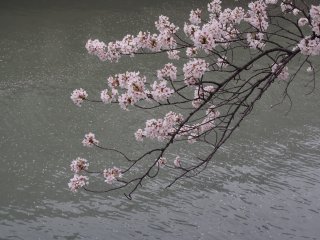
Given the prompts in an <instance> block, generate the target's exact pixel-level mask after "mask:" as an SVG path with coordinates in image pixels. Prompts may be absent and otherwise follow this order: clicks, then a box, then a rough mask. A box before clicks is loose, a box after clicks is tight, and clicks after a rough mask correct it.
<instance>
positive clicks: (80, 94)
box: [70, 88, 88, 107]
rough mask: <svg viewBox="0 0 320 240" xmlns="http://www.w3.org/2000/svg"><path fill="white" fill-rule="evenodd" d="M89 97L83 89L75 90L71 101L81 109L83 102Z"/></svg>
mask: <svg viewBox="0 0 320 240" xmlns="http://www.w3.org/2000/svg"><path fill="white" fill-rule="evenodd" d="M87 97H88V94H87V92H86V91H85V90H83V89H82V88H80V89H75V90H74V91H73V92H72V93H71V97H70V98H71V100H72V101H73V103H74V104H76V105H77V106H78V107H81V104H82V103H83V101H84V100H85V99H86V98H87Z"/></svg>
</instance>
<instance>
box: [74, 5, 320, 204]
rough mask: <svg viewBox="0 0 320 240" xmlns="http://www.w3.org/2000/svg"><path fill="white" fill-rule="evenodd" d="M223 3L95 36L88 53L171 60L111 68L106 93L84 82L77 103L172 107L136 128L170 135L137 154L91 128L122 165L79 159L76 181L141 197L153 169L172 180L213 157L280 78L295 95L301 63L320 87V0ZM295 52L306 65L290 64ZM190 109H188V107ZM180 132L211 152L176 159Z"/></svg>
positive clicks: (142, 136) (113, 58)
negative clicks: (172, 153)
mask: <svg viewBox="0 0 320 240" xmlns="http://www.w3.org/2000/svg"><path fill="white" fill-rule="evenodd" d="M221 4H222V1H221V0H213V1H211V2H210V3H208V5H207V9H206V11H205V10H204V9H199V8H198V9H195V10H191V12H190V15H189V19H188V21H187V22H185V23H184V26H183V28H182V29H181V30H180V28H179V27H178V26H177V25H175V24H174V23H172V22H171V21H170V19H169V18H168V17H167V16H164V15H161V16H160V17H159V18H158V20H157V21H156V22H155V27H156V29H157V31H158V32H157V33H150V32H143V31H140V32H139V33H138V34H136V35H131V34H127V35H126V36H124V37H123V39H122V40H118V41H114V42H109V43H104V42H102V41H99V40H98V39H95V40H91V39H90V40H88V41H87V43H86V46H85V47H86V49H87V51H88V53H89V54H91V55H95V56H97V57H98V58H99V59H100V60H101V61H110V62H119V61H120V59H121V58H122V57H124V56H129V57H134V56H136V55H147V54H152V55H154V57H155V58H156V57H157V56H158V55H161V54H165V55H166V56H167V57H168V59H169V60H170V61H169V63H167V64H165V65H162V66H159V67H158V68H157V69H155V70H154V73H155V75H154V76H144V75H143V74H141V73H140V72H139V71H133V72H128V71H127V72H125V73H119V74H116V75H114V76H110V77H109V78H108V79H107V86H106V88H105V89H103V90H102V91H101V92H100V99H99V100H96V99H91V98H89V96H88V93H87V92H86V91H85V90H84V89H82V88H80V89H76V90H74V91H73V93H72V94H71V100H72V101H73V102H74V103H75V104H76V105H77V106H79V107H80V106H81V105H82V104H83V102H85V101H87V102H101V103H104V104H119V106H120V107H121V109H123V110H131V109H135V108H136V109H141V108H142V109H157V108H158V109H160V108H163V107H166V108H168V107H170V108H171V109H172V110H171V111H169V112H168V113H167V114H166V115H165V116H160V117H159V118H158V119H148V120H146V123H145V127H144V128H140V129H138V130H137V131H136V132H135V133H134V136H135V139H136V140H137V144H139V142H142V141H152V140H158V141H159V144H160V145H161V147H159V148H155V149H151V150H149V151H147V152H145V153H143V154H141V156H139V157H137V158H132V157H129V156H128V155H127V154H125V153H124V152H122V151H121V150H120V149H114V148H108V147H106V146H103V145H100V142H99V141H98V140H97V139H96V137H95V134H93V133H88V134H86V135H85V137H84V139H83V141H82V143H83V145H84V146H87V147H96V148H99V149H101V150H105V151H107V152H109V151H112V152H115V153H117V154H119V157H120V158H121V159H123V161H124V162H123V164H122V163H119V166H118V167H115V166H112V167H111V166H108V165H109V163H106V168H105V169H104V170H98V171H89V170H88V167H89V162H88V161H87V160H86V159H83V158H77V159H75V160H73V161H72V164H71V170H72V171H73V172H74V173H75V175H74V177H73V178H72V179H71V180H70V183H69V187H70V189H71V190H72V191H77V190H78V189H79V188H84V189H85V190H87V191H91V192H109V191H114V190H119V189H123V190H124V192H125V195H126V196H127V197H128V198H129V199H131V194H132V193H133V192H134V191H136V190H137V189H138V187H139V186H142V183H143V182H144V181H145V180H146V179H148V178H154V177H156V176H157V175H158V173H159V172H160V171H164V169H166V170H167V171H173V172H174V173H175V174H174V178H173V179H171V180H170V181H169V183H168V187H169V186H171V185H172V184H174V183H175V182H176V181H177V180H179V179H181V178H183V177H192V176H195V175H197V174H199V173H200V172H201V171H202V170H204V169H205V168H206V167H207V165H208V163H209V162H210V161H212V159H213V156H214V154H215V153H216V152H217V150H218V149H219V148H220V147H221V146H222V144H224V143H225V142H226V141H227V139H228V138H229V137H230V136H231V135H232V133H233V132H234V130H235V129H237V128H238V127H239V125H240V123H241V122H242V121H243V119H245V117H246V116H247V115H248V114H249V113H250V112H251V111H252V109H253V107H254V105H255V103H256V102H257V101H258V100H259V99H260V98H261V96H262V95H263V94H264V93H265V92H266V91H267V90H268V88H269V87H270V86H271V84H272V83H273V82H274V81H278V80H281V81H279V82H281V83H283V84H284V98H287V97H289V95H288V88H289V86H290V84H291V82H292V81H293V80H294V79H295V77H296V76H297V74H298V73H299V72H300V71H304V74H308V76H310V82H308V84H310V83H313V87H314V84H315V80H316V74H317V73H318V69H317V68H316V67H315V66H314V64H313V63H312V61H313V58H312V57H315V56H316V57H317V56H319V55H320V5H319V3H316V2H315V3H314V4H310V3H309V1H305V0H301V1H293V0H256V1H253V2H250V3H249V4H248V6H247V7H239V6H237V7H234V8H223V7H222V5H221ZM297 56H298V57H297ZM294 59H295V64H298V67H295V68H294V69H297V70H294V71H290V63H291V62H292V61H293V60H294ZM217 73H218V74H217ZM190 92H191V93H192V92H193V95H192V94H190ZM182 110H183V114H184V116H183V115H182V113H179V111H182ZM176 142H186V143H187V144H192V143H195V142H198V143H201V144H204V145H209V146H211V148H210V150H208V152H207V154H206V156H202V157H198V158H197V159H195V161H192V162H188V161H186V160H185V159H181V158H180V156H176V157H175V159H171V158H170V157H168V151H169V150H168V148H169V146H170V145H172V144H175V143H176ZM120 165H121V166H120ZM138 165H141V166H142V165H143V166H144V168H141V169H144V170H141V172H140V173H139V174H138V175H137V174H133V173H132V171H131V170H132V169H133V167H137V166H138ZM145 166H147V167H145ZM80 173H83V174H84V175H79V174H80ZM91 173H94V174H95V175H96V176H97V173H98V175H101V176H102V177H103V178H104V179H105V182H106V183H107V185H106V188H105V189H94V188H93V189H91V188H89V187H88V186H87V185H88V181H89V177H88V176H89V175H90V174H91Z"/></svg>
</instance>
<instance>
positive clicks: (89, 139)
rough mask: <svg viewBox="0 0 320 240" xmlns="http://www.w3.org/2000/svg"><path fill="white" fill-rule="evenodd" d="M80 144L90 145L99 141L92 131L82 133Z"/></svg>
mask: <svg viewBox="0 0 320 240" xmlns="http://www.w3.org/2000/svg"><path fill="white" fill-rule="evenodd" d="M82 144H83V146H85V147H92V146H94V145H98V144H99V141H98V140H97V139H96V137H95V135H94V134H93V133H91V132H90V133H88V134H85V135H84V139H83V140H82Z"/></svg>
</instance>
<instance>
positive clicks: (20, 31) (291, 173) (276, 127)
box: [0, 0, 320, 240]
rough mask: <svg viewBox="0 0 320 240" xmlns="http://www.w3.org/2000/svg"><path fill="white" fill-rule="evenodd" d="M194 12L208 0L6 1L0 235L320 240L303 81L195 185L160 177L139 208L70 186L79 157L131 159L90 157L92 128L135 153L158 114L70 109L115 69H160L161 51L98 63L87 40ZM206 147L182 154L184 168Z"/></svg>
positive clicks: (314, 130) (1, 47)
mask: <svg viewBox="0 0 320 240" xmlns="http://www.w3.org/2000/svg"><path fill="white" fill-rule="evenodd" d="M225 2H226V3H227V4H230V2H231V1H225ZM196 6H199V7H204V6H205V1H186V0H184V1H182V0H176V1H169V0H164V1H156V0H153V1H151V0H135V1H129V0H121V1H115V0H105V1H102V0H101V1H97V0H95V1H85V0H79V1H75V0H70V1H62V0H57V1H41V0H38V1H34V0H32V1H1V2H0V29H1V35H0V108H1V120H0V150H1V168H0V189H1V193H0V194H1V197H0V239H30V240H34V239H139V240H140V239H184V240H188V239H208V240H211V239H224V240H225V239H236V240H241V239H243V240H248V239H249V240H250V239H254V240H258V239H320V228H319V226H320V201H319V199H320V120H319V116H320V110H319V91H318V90H315V91H314V93H313V94H310V95H308V96H306V95H305V93H306V92H307V89H305V88H304V87H303V86H304V84H305V82H304V78H303V77H302V76H301V77H300V78H298V79H296V80H297V82H296V84H295V85H294V86H293V87H292V88H291V95H292V96H293V107H292V109H291V111H290V112H289V113H288V115H285V112H286V111H287V110H288V109H289V105H288V104H287V103H284V104H283V105H281V106H279V107H276V108H272V109H271V108H270V106H271V105H272V104H275V103H277V102H278V101H280V99H281V91H280V88H279V87H278V85H277V84H275V85H276V86H275V87H274V88H273V89H271V90H270V92H269V95H267V96H265V97H264V98H263V99H262V100H261V101H260V102H259V104H258V105H257V106H256V109H255V111H254V112H253V113H252V115H251V116H250V117H249V118H248V119H247V120H246V121H245V122H244V123H243V124H242V126H241V128H240V129H239V130H238V131H237V132H236V133H235V135H234V136H233V137H232V139H231V140H230V141H228V142H227V144H225V145H224V146H223V148H222V149H220V151H219V152H218V154H217V155H216V157H215V159H214V160H213V161H212V163H211V165H209V167H208V169H207V171H205V172H203V174H202V175H200V176H199V177H197V178H194V179H188V180H186V181H183V182H178V183H177V184H176V185H175V186H173V187H172V188H170V189H167V190H165V189H164V186H165V185H164V184H165V183H167V181H168V179H169V178H170V177H172V176H171V175H170V174H161V175H160V177H159V178H158V179H157V180H155V181H148V182H146V183H145V184H144V187H143V188H142V189H141V190H139V191H138V192H136V194H135V195H134V199H133V200H132V201H129V200H127V199H126V198H125V197H124V196H123V194H122V193H121V192H114V193H112V194H108V195H92V194H88V193H87V192H79V193H78V194H73V193H71V192H69V191H68V188H67V182H68V181H69V179H70V178H71V177H72V176H71V175H72V174H71V173H70V170H69V164H70V161H71V160H72V159H74V158H75V157H76V156H82V157H85V158H87V159H89V160H90V161H92V162H93V163H92V165H93V166H95V164H96V166H98V165H99V164H100V165H101V164H103V163H104V162H107V163H108V164H116V163H118V162H119V161H120V160H118V159H117V158H115V157H114V156H106V155H105V153H104V152H101V151H97V150H94V149H84V148H83V147H82V146H81V139H82V137H83V135H84V133H86V132H88V131H93V132H96V133H97V135H98V138H99V139H100V140H101V141H102V142H105V143H107V144H109V145H110V146H121V147H122V148H123V149H124V150H125V151H126V152H130V153H132V154H138V153H139V152H140V151H141V146H139V144H137V143H136V142H135V140H134V137H133V133H134V131H135V130H136V129H137V128H139V127H141V126H143V123H144V119H145V118H149V117H150V116H157V115H156V113H155V112H146V111H138V112H135V111H131V112H123V111H121V110H120V109H119V107H118V106H101V105H95V104H85V105H84V106H83V107H82V108H77V107H75V106H74V105H73V104H72V103H71V101H70V99H69V96H70V92H71V91H72V90H73V89H75V88H79V87H83V88H85V89H87V90H88V92H89V94H91V95H92V96H94V95H95V96H96V97H98V91H99V90H101V89H103V88H104V86H105V83H106V77H107V76H108V75H109V74H114V73H117V72H122V71H125V70H139V71H141V72H143V73H144V74H147V75H149V76H151V74H152V73H153V72H154V71H155V70H156V69H158V68H159V66H160V65H159V62H158V61H155V60H154V58H153V57H150V56H147V57H146V58H137V60H135V61H133V60H132V59H125V60H123V61H121V63H120V64H107V63H101V62H99V61H98V60H97V59H96V58H94V57H92V56H89V55H88V54H87V53H86V51H85V49H84V44H85V42H86V40H87V39H88V38H99V39H101V40H104V41H111V40H115V39H117V38H120V37H121V36H122V35H124V34H126V33H136V32H137V31H138V30H140V29H143V30H150V31H153V30H154V27H153V23H154V21H155V19H156V17H157V16H158V15H160V14H162V13H165V14H166V15H168V16H169V17H171V18H172V19H173V20H174V21H175V22H177V23H180V26H182V23H183V22H184V19H186V18H187V17H188V11H189V10H190V9H192V8H195V7H196ZM318 63H319V61H318ZM318 79H319V76H318ZM318 79H317V80H318ZM157 117H160V116H157ZM203 150H204V149H202V147H201V146H195V147H193V148H192V149H190V148H184V146H178V147H177V148H176V149H174V151H175V153H179V154H180V155H181V156H183V158H184V159H185V160H186V161H187V160H188V159H192V157H194V156H196V155H197V154H198V153H200V154H201V152H202V151H203ZM94 161H95V163H94Z"/></svg>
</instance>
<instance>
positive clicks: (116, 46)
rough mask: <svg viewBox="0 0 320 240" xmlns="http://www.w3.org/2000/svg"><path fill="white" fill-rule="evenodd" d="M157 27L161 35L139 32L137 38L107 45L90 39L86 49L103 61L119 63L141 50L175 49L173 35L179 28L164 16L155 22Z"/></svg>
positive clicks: (131, 37) (127, 36) (132, 37)
mask: <svg viewBox="0 0 320 240" xmlns="http://www.w3.org/2000/svg"><path fill="white" fill-rule="evenodd" d="M155 26H156V28H157V30H158V31H159V34H151V33H150V32H139V33H138V35H137V36H134V35H129V34H128V35H126V36H125V37H124V38H123V39H122V40H120V41H115V42H109V43H108V44H107V45H106V44H105V43H104V42H101V41H99V40H98V39H95V40H91V39H89V40H88V41H87V43H86V49H87V51H88V53H89V54H92V55H96V56H97V57H98V58H99V59H100V60H101V61H106V60H108V61H111V62H117V61H118V60H119V59H120V58H121V56H122V55H130V56H134V54H135V53H137V52H138V51H139V50H140V49H148V50H150V51H153V52H158V51H160V50H170V49H173V48H175V47H176V46H177V43H176V40H175V39H174V37H173V35H174V34H175V33H176V31H177V30H178V29H179V28H178V27H176V26H175V25H174V24H173V23H171V22H170V21H169V18H168V17H166V16H163V15H161V16H160V17H159V20H158V21H156V22H155ZM175 54H176V53H175Z"/></svg>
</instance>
